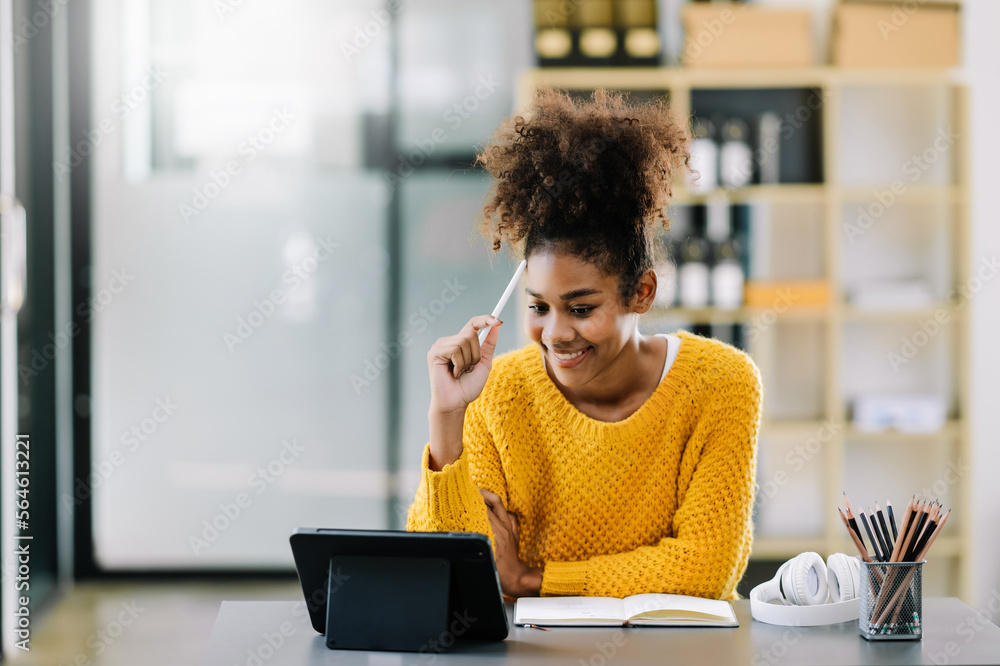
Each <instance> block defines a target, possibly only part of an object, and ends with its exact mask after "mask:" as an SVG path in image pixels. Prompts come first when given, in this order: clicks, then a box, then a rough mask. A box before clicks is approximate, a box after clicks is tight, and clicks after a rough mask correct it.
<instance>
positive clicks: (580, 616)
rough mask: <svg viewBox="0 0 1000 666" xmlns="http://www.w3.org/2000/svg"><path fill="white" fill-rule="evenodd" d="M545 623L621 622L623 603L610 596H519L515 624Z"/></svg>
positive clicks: (622, 618)
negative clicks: (567, 621)
mask: <svg viewBox="0 0 1000 666" xmlns="http://www.w3.org/2000/svg"><path fill="white" fill-rule="evenodd" d="M547 620H617V621H618V622H621V621H623V620H624V616H623V615H622V600H621V599H616V598H613V597H521V598H519V599H518V600H517V604H516V607H515V614H514V623H515V624H521V623H522V622H527V623H530V624H543V623H544V622H545V621H547Z"/></svg>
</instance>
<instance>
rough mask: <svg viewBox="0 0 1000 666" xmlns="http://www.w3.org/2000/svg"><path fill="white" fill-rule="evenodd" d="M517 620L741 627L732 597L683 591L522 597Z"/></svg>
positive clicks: (542, 623) (568, 624) (516, 607)
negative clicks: (721, 598) (722, 598)
mask: <svg viewBox="0 0 1000 666" xmlns="http://www.w3.org/2000/svg"><path fill="white" fill-rule="evenodd" d="M514 624H519V625H524V624H537V625H539V626H565V627H572V626H587V627H620V626H622V625H626V624H628V625H658V626H664V627H738V626H740V623H739V622H738V621H737V620H736V613H734V612H733V607H732V606H731V605H730V604H729V602H728V601H719V600H717V599H702V598H701V597H688V596H684V595H681V594H633V595H632V596H630V597H625V598H624V599H617V598H614V597H521V598H519V599H518V600H517V602H516V603H515V604H514Z"/></svg>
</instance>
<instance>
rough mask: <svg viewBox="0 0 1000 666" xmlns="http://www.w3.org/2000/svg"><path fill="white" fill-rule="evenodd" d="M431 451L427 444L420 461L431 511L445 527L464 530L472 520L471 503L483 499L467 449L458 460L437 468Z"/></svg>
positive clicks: (430, 513) (447, 529)
mask: <svg viewBox="0 0 1000 666" xmlns="http://www.w3.org/2000/svg"><path fill="white" fill-rule="evenodd" d="M430 455H431V446H430V444H427V445H425V446H424V453H423V457H422V460H421V463H420V464H421V467H422V469H423V475H424V483H425V484H426V488H427V509H428V515H431V516H436V517H438V518H439V520H440V521H441V523H442V526H441V529H442V531H464V529H463V528H464V527H465V526H466V525H468V524H469V523H470V516H468V515H467V513H468V507H470V506H475V503H482V502H483V496H482V494H480V492H479V488H477V487H476V484H475V483H473V482H472V474H471V473H470V472H469V461H468V457H467V456H466V453H465V450H464V449H463V451H462V455H461V456H459V458H458V460H456V461H455V462H452V463H448V464H447V465H445V466H444V467H442V468H441V469H440V470H438V471H434V470H432V469H431V467H430Z"/></svg>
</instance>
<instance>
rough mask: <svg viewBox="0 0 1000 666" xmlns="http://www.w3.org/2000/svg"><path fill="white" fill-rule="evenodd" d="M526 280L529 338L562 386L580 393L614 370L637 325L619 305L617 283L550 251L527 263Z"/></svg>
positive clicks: (633, 315) (632, 313)
mask: <svg viewBox="0 0 1000 666" xmlns="http://www.w3.org/2000/svg"><path fill="white" fill-rule="evenodd" d="M525 274H526V276H527V294H528V313H527V317H526V320H525V322H526V323H525V325H526V327H527V332H528V337H530V338H531V339H532V340H534V341H535V342H536V343H538V344H539V346H540V347H541V351H542V355H543V356H544V357H545V361H546V364H547V365H548V367H549V369H550V374H552V375H553V376H554V377H555V378H556V379H557V380H558V381H559V383H561V384H562V385H564V386H567V387H578V386H583V385H585V384H587V383H588V382H590V381H591V380H592V379H594V378H595V377H597V376H599V375H601V374H602V373H603V372H605V371H606V370H607V369H608V368H609V367H611V365H612V363H613V361H614V360H615V358H616V357H617V356H618V355H619V353H621V351H622V349H623V348H624V347H625V344H626V342H627V341H628V340H629V339H630V338H631V337H632V336H633V335H635V333H636V323H637V321H638V319H637V318H638V314H637V313H636V310H635V308H634V307H627V306H625V305H624V304H623V303H622V301H621V297H620V296H619V292H618V282H619V281H618V278H617V277H615V276H611V275H605V274H603V273H602V272H601V271H600V270H599V269H598V268H597V266H596V265H594V264H592V263H590V262H587V261H584V260H582V259H580V258H578V257H576V256H574V255H572V254H568V253H563V252H559V251H558V250H557V251H552V250H549V249H546V250H543V251H538V252H535V253H533V254H532V255H531V256H530V257H528V267H527V270H526V272H525ZM654 289H655V287H654ZM634 301H635V299H633V302H634Z"/></svg>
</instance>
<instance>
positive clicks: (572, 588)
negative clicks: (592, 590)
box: [538, 560, 590, 597]
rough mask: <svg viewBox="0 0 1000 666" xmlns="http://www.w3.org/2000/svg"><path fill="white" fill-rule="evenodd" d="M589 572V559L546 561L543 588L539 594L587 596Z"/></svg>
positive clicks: (543, 571) (546, 595)
mask: <svg viewBox="0 0 1000 666" xmlns="http://www.w3.org/2000/svg"><path fill="white" fill-rule="evenodd" d="M589 572H590V563H589V562H587V560H581V561H579V562H546V563H545V567H544V569H542V588H541V590H539V592H538V594H539V596H542V597H550V596H564V597H581V596H586V594H587V577H588V574H589Z"/></svg>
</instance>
